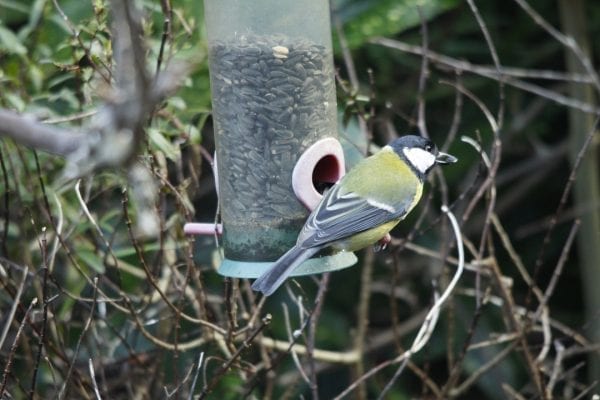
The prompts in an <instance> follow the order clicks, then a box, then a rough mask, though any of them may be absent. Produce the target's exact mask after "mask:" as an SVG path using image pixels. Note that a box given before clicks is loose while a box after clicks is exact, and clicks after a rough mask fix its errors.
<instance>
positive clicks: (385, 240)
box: [373, 233, 392, 252]
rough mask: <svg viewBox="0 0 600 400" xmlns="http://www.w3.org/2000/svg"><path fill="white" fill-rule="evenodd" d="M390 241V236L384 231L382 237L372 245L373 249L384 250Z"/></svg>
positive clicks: (376, 250)
mask: <svg viewBox="0 0 600 400" xmlns="http://www.w3.org/2000/svg"><path fill="white" fill-rule="evenodd" d="M391 241H392V236H391V235H390V234H389V233H386V234H385V236H384V237H382V238H381V239H379V241H378V242H377V243H375V244H374V245H373V251H375V252H378V251H382V250H385V249H386V248H387V246H388V244H390V242H391Z"/></svg>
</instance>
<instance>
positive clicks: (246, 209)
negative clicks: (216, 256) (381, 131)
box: [185, 0, 356, 278]
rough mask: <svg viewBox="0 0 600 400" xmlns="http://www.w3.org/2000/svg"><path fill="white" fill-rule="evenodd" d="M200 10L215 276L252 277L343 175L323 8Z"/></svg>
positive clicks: (288, 5) (227, 2) (336, 262)
mask: <svg viewBox="0 0 600 400" xmlns="http://www.w3.org/2000/svg"><path fill="white" fill-rule="evenodd" d="M204 4H205V18H206V27H207V33H208V46H209V67H210V68H209V70H210V77H211V95H212V104H213V121H214V129H215V141H216V171H217V174H216V175H217V177H216V180H217V186H218V192H219V199H220V210H221V220H222V240H221V243H222V245H223V251H224V257H225V258H224V260H223V262H222V264H221V265H220V267H219V273H220V274H222V275H226V276H232V277H244V278H255V277H258V276H259V275H261V274H262V273H263V272H264V271H266V270H267V269H268V268H269V266H270V265H271V264H272V262H273V261H275V260H277V259H278V258H279V257H280V256H281V255H283V254H284V253H285V252H286V251H287V250H288V249H290V248H291V247H292V246H293V245H294V244H295V242H296V238H297V236H298V233H299V232H300V229H301V228H302V226H303V224H304V221H305V220H306V218H307V217H308V214H309V210H310V209H312V208H314V207H315V206H316V204H318V202H319V200H320V198H321V193H322V192H323V191H324V190H325V189H326V188H327V187H329V186H331V185H332V184H333V183H335V182H336V181H337V180H338V179H340V178H341V177H342V175H343V174H344V172H345V171H344V155H343V151H342V148H341V145H340V143H339V142H338V140H337V109H336V98H335V77H334V69H333V54H332V47H331V30H330V16H329V2H328V1H327V0H307V1H297V0H255V1H245V0H205V3H204ZM215 229H216V228H215V226H214V224H209V225H202V224H188V225H187V226H186V228H185V230H186V232H188V233H203V232H204V233H207V234H215ZM217 229H218V228H217ZM355 262H356V257H355V256H354V254H352V253H346V252H341V253H337V254H329V255H323V254H322V255H320V257H315V258H313V259H310V260H307V261H306V262H304V263H303V264H302V265H301V266H299V267H298V268H297V270H296V271H295V272H294V275H304V274H312V273H321V272H325V271H331V270H336V269H340V268H345V267H348V266H350V265H353V264H354V263H355Z"/></svg>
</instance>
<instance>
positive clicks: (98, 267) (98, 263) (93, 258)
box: [77, 249, 106, 274]
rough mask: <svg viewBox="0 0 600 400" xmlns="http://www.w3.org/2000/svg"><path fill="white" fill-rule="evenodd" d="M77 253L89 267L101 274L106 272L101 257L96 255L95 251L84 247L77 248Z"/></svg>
mask: <svg viewBox="0 0 600 400" xmlns="http://www.w3.org/2000/svg"><path fill="white" fill-rule="evenodd" d="M77 255H78V256H79V258H80V259H81V260H82V261H83V262H84V263H85V264H86V265H88V266H89V267H90V268H92V269H93V270H94V271H96V272H98V273H99V274H103V273H105V272H106V268H104V264H103V263H102V259H101V258H100V257H98V255H97V254H96V253H94V252H92V251H88V250H84V249H78V250H77Z"/></svg>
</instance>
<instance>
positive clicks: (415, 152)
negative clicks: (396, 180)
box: [402, 147, 435, 174]
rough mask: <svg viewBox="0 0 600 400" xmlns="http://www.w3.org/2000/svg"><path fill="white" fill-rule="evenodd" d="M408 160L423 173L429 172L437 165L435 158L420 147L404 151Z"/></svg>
mask: <svg viewBox="0 0 600 400" xmlns="http://www.w3.org/2000/svg"><path fill="white" fill-rule="evenodd" d="M402 151H403V152H404V155H405V156H406V159H407V160H408V161H409V162H410V163H411V164H412V165H413V166H414V167H415V168H416V169H417V170H419V171H420V172H421V173H423V174H424V173H425V172H427V171H428V170H429V169H430V168H431V167H433V164H435V156H434V155H433V154H431V153H430V152H428V151H425V150H423V149H420V148H418V147H415V148H412V149H402Z"/></svg>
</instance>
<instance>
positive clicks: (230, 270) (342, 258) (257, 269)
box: [218, 251, 358, 278]
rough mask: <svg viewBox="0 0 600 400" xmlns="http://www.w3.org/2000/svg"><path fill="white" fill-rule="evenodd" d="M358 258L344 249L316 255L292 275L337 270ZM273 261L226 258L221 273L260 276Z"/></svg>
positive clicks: (236, 276) (246, 276)
mask: <svg viewBox="0 0 600 400" xmlns="http://www.w3.org/2000/svg"><path fill="white" fill-rule="evenodd" d="M356 261H358V259H357V258H356V256H355V255H354V253H352V252H346V251H342V252H339V253H336V254H333V255H330V256H323V257H315V258H310V259H308V260H306V261H304V262H303V263H302V264H300V266H299V267H298V268H296V269H295V270H294V272H292V274H291V276H300V275H311V274H320V273H323V272H329V271H337V270H339V269H344V268H348V267H350V266H352V265H354V264H356ZM271 265H273V263H272V262H253V261H235V260H229V259H227V258H224V259H223V261H222V262H221V265H220V266H219V271H218V272H219V274H221V275H223V276H229V277H232V278H258V277H259V276H260V275H262V274H263V273H264V272H265V271H267V270H268V269H269V268H270V267H271Z"/></svg>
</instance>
